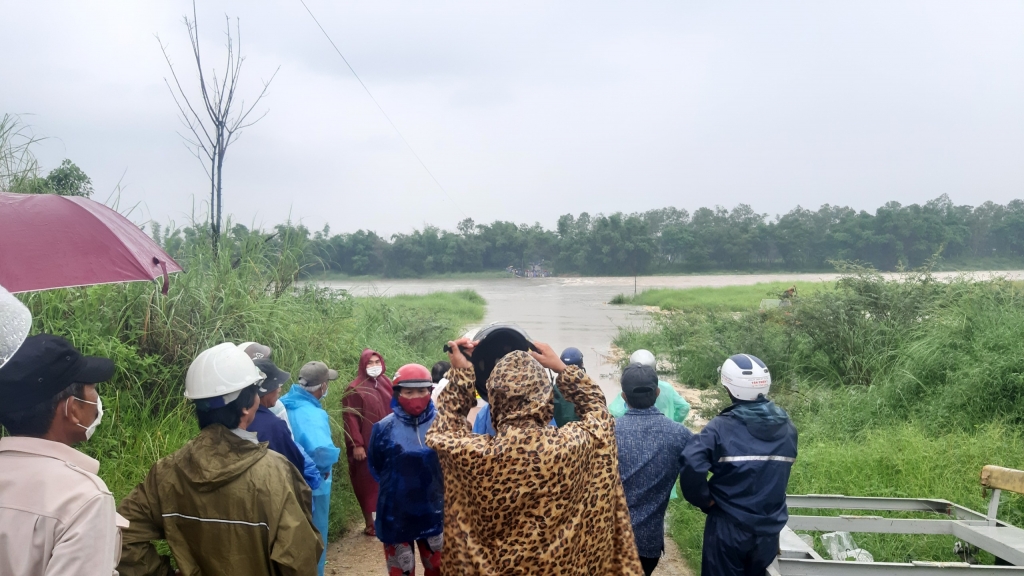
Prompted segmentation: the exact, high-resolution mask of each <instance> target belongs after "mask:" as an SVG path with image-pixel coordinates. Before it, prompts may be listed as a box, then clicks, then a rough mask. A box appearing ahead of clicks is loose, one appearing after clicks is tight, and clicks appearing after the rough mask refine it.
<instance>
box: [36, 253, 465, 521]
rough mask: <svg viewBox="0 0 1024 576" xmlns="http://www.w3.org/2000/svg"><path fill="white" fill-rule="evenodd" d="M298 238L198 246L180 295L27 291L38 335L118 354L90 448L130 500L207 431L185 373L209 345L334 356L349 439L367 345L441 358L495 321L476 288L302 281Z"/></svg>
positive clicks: (286, 360) (174, 285)
mask: <svg viewBox="0 0 1024 576" xmlns="http://www.w3.org/2000/svg"><path fill="white" fill-rule="evenodd" d="M288 251H289V248H288V246H284V247H280V246H278V247H275V248H273V249H271V248H268V247H267V245H266V244H265V243H264V242H252V241H249V239H236V238H232V237H230V236H225V237H223V238H222V244H221V251H220V253H219V254H216V255H215V254H213V253H212V252H211V251H210V250H209V249H208V248H205V247H204V246H203V243H201V242H194V243H191V244H190V245H187V246H186V247H185V248H184V249H183V252H182V253H181V254H179V255H178V256H179V258H180V261H181V262H182V263H183V265H184V267H185V269H186V270H185V272H183V273H180V274H176V275H174V276H173V277H172V278H171V284H170V292H169V294H167V295H166V296H164V295H161V294H160V292H159V286H158V285H156V284H149V283H144V282H137V283H127V284H109V285H101V286H90V287H84V288H69V289H61V290H51V291H46V292H36V293H29V294H25V295H21V298H22V300H23V301H24V302H25V303H26V304H27V305H28V306H29V308H30V309H31V310H32V314H33V319H34V326H33V331H34V332H48V333H51V334H58V335H61V336H65V337H67V338H68V339H69V340H71V341H72V342H74V344H75V345H76V346H77V347H79V349H81V350H82V351H83V352H84V353H85V354H89V355H97V356H105V357H109V358H112V359H113V360H114V362H115V365H116V367H117V370H116V373H115V375H114V377H113V379H112V380H111V381H110V382H108V383H105V384H102V385H101V386H100V394H101V395H102V396H103V398H104V401H105V404H104V408H105V418H104V423H103V425H102V426H100V428H99V429H98V431H97V433H96V434H95V435H94V436H93V438H92V439H91V440H90V441H89V442H88V443H85V444H82V445H81V446H79V448H80V449H82V450H83V451H84V452H86V453H87V454H89V455H91V456H94V457H96V458H98V459H99V460H100V463H101V467H100V476H101V477H102V478H103V479H104V481H105V482H106V483H107V485H108V487H109V488H110V489H111V491H112V492H113V494H114V496H115V498H117V499H118V500H120V499H121V498H123V497H124V496H126V495H127V493H128V492H129V491H130V490H131V489H132V488H133V487H134V486H135V485H136V484H138V483H139V482H140V481H141V480H142V479H143V478H144V476H145V474H146V473H147V472H148V470H149V468H150V467H151V466H152V464H153V463H154V462H156V460H158V459H159V458H161V457H163V456H166V455H168V454H170V453H172V452H173V451H175V450H177V449H178V448H180V447H181V446H182V445H184V444H185V443H186V442H188V441H189V440H190V439H191V438H193V437H194V436H195V435H196V434H198V431H199V429H198V425H197V424H196V421H195V418H194V414H193V411H192V407H191V405H190V404H189V403H188V402H186V401H185V400H184V397H183V392H184V376H185V372H186V371H187V368H188V365H189V363H190V362H191V361H192V359H193V358H194V357H195V356H196V354H198V352H200V351H201V350H204V349H206V348H208V347H210V346H213V345H216V344H219V343H220V342H225V341H230V342H245V341H256V342H260V343H263V344H266V345H268V346H270V347H271V348H273V351H274V352H273V359H274V362H275V363H276V364H277V365H278V366H279V367H281V368H282V369H283V370H285V371H288V372H290V373H291V374H292V375H293V377H297V374H298V370H299V368H300V367H301V366H302V365H303V364H305V363H306V362H308V361H310V360H322V361H324V362H326V363H327V364H328V365H329V366H331V367H332V368H334V369H336V370H338V372H339V373H340V374H341V375H342V379H341V380H340V381H339V382H337V383H336V384H335V386H336V390H335V393H334V394H332V395H331V396H330V400H329V402H328V405H327V409H328V412H329V413H330V415H331V417H332V418H331V420H332V427H333V429H334V436H335V443H336V444H337V445H339V446H341V445H343V431H342V427H341V398H342V396H343V392H342V391H341V390H340V388H342V387H344V386H345V384H346V382H347V381H348V380H350V379H352V378H354V376H355V372H356V369H357V364H358V360H359V355H360V353H361V351H362V350H363V348H373V349H375V350H377V351H378V352H380V353H381V355H382V356H383V357H384V359H385V361H386V362H387V364H388V368H389V372H390V371H393V370H395V369H397V368H398V367H399V366H401V365H402V364H405V363H409V362H418V363H423V364H427V365H428V366H430V365H431V364H432V363H433V362H434V361H436V360H439V359H443V356H444V355H443V353H442V351H441V348H442V346H443V344H444V343H445V342H446V341H448V340H449V339H452V338H454V337H456V336H458V335H459V334H460V333H461V331H462V330H463V327H464V326H465V325H466V324H469V323H474V322H479V321H480V320H481V319H482V318H483V309H484V302H483V299H482V298H480V296H479V295H477V294H476V293H475V292H470V291H463V292H458V293H435V294H430V295H428V296H422V297H420V296H401V297H384V296H374V297H365V298H364V297H360V298H353V297H351V296H350V295H348V294H347V293H345V292H344V291H336V290H329V289H327V288H323V287H320V286H318V285H316V284H312V283H306V284H303V285H297V284H296V283H295V279H296V278H297V277H298V272H297V270H296V269H295V268H294V267H293V262H292V260H294V258H293V256H291V255H289V252H288ZM345 467H346V465H345V458H344V457H342V459H341V462H339V464H338V466H337V467H336V469H335V472H334V476H335V478H336V479H337V480H336V481H335V483H334V492H333V495H332V509H331V523H330V528H329V533H330V538H332V539H333V538H336V537H337V536H339V535H341V534H342V533H343V532H344V530H345V529H346V528H347V527H348V524H349V523H350V521H351V520H352V519H353V518H356V517H359V516H360V515H359V512H358V507H357V505H356V504H355V500H354V497H353V495H352V492H351V486H350V484H349V481H348V473H347V470H346V468H345Z"/></svg>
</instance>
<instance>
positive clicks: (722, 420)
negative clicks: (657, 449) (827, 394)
mask: <svg viewBox="0 0 1024 576" xmlns="http://www.w3.org/2000/svg"><path fill="white" fill-rule="evenodd" d="M721 376H722V385H723V386H725V388H726V390H728V391H729V397H730V398H732V406H729V407H728V408H726V409H725V410H722V412H721V413H720V414H719V415H718V416H715V417H714V418H713V419H712V420H711V421H710V422H708V424H707V426H705V427H704V430H703V431H701V433H700V434H698V435H697V436H695V437H693V438H692V439H690V441H689V443H688V444H687V445H686V448H684V449H683V470H682V472H681V473H680V475H679V483H680V486H681V487H682V489H683V496H684V497H685V498H686V500H687V501H689V502H690V504H693V505H694V506H696V507H698V508H700V509H701V510H702V511H703V512H704V513H705V514H707V520H706V521H705V523H704V546H703V551H702V562H701V576H732V575H747V574H764V573H765V570H766V569H767V568H768V565H769V564H771V563H772V561H773V560H775V556H776V554H777V553H778V551H779V533H780V532H781V531H782V528H783V527H785V525H786V522H787V521H788V520H789V511H788V510H787V509H786V487H787V485H788V484H789V474H790V471H791V470H792V468H793V463H794V462H795V461H796V445H797V433H796V427H794V426H793V423H792V422H790V420H789V415H788V414H786V411H785V410H783V409H782V408H779V407H778V406H776V405H775V404H774V403H773V402H771V401H770V400H768V398H767V394H768V391H769V389H770V388H771V385H772V377H771V374H770V373H769V372H768V367H767V366H765V365H764V362H762V361H761V360H760V359H759V358H757V357H755V356H751V355H749V354H736V355H733V356H730V357H729V359H728V360H726V361H725V364H723V365H722V368H721ZM708 472H711V474H712V477H711V479H710V480H708Z"/></svg>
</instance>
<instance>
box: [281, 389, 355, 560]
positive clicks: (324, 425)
mask: <svg viewBox="0 0 1024 576" xmlns="http://www.w3.org/2000/svg"><path fill="white" fill-rule="evenodd" d="M280 402H281V403H282V404H284V407H285V408H286V409H287V410H288V422H289V423H291V426H292V433H293V434H294V435H295V442H296V443H297V444H299V445H300V446H301V447H302V449H303V450H305V451H306V454H308V455H309V457H310V458H312V459H313V463H314V464H316V467H317V470H318V471H319V472H320V476H321V477H322V478H323V479H324V481H323V483H322V484H320V487H319V488H317V489H316V490H313V524H314V525H315V526H316V529H317V530H319V531H320V536H321V537H322V538H323V540H324V550H325V552H324V554H323V555H321V556H320V565H319V567H318V573H319V574H320V576H323V573H324V563H325V561H326V559H327V552H326V549H327V520H328V518H329V516H330V510H331V482H332V480H333V478H332V477H331V469H332V468H333V467H334V464H335V463H336V462H337V461H338V457H339V456H340V455H341V450H340V449H339V448H338V447H337V446H335V445H334V440H333V439H332V437H331V422H330V418H328V416H327V411H326V410H324V409H323V406H321V405H320V401H319V400H317V399H316V397H315V396H313V395H312V394H310V393H309V392H307V391H306V389H305V388H303V387H302V386H299V385H293V386H292V387H291V389H290V390H288V393H287V394H285V395H284V396H282V397H281V400H280Z"/></svg>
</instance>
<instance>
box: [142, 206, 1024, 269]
mask: <svg viewBox="0 0 1024 576" xmlns="http://www.w3.org/2000/svg"><path fill="white" fill-rule="evenodd" d="M205 233H206V231H205V230H191V231H189V230H185V231H182V232H181V234H182V235H184V236H188V235H190V234H191V235H200V236H201V235H203V234H205ZM225 233H230V234H233V235H236V236H237V235H245V234H247V233H249V231H248V230H246V229H245V227H242V226H239V225H235V226H234V227H231V226H230V225H229V226H228V227H227V230H226V232H225ZM275 234H276V235H278V236H281V235H285V234H290V235H293V236H295V237H297V238H301V239H302V241H303V242H304V244H305V247H304V249H303V260H302V262H303V265H304V268H305V273H307V274H312V275H320V274H339V275H344V276H355V277H361V276H369V277H378V276H383V277H388V278H413V277H433V276H438V275H452V274H456V275H457V274H465V273H473V274H476V273H496V272H497V273H500V272H502V271H504V270H505V269H506V268H509V267H512V268H516V269H519V270H526V269H528V268H529V267H530V266H531V265H534V264H537V265H539V266H540V267H541V269H543V270H546V271H549V272H553V273H555V274H559V275H591V276H602V275H604V276H626V275H628V276H632V275H637V274H640V275H643V274H680V273H694V272H701V273H709V272H711V273H714V272H731V273H736V272H751V271H765V272H767V271H798V270H802V271H830V270H832V265H831V262H832V261H836V260H846V261H860V262H866V263H869V264H870V265H872V266H874V267H876V268H878V269H879V270H900V269H903V268H905V267H914V266H921V265H923V264H924V263H925V262H927V261H929V260H931V259H932V258H933V256H935V255H939V256H941V257H942V258H943V261H944V262H945V264H944V266H946V267H947V268H948V269H977V266H979V265H981V264H982V263H983V264H984V265H985V266H987V267H991V268H990V269H993V268H994V269H1016V268H1021V267H1024V200H1013V201H1011V202H1009V203H1008V204H1006V205H1005V206H1004V205H998V204H994V203H992V202H986V203H984V204H981V205H980V206H976V207H972V206H956V205H954V204H953V203H952V202H951V201H950V200H949V198H947V197H945V196H942V197H940V198H937V199H935V200H932V201H930V202H926V203H925V204H924V205H918V204H911V205H910V206H901V205H900V204H899V203H896V202H889V203H888V204H886V205H885V206H882V207H880V208H878V209H877V210H875V212H874V213H873V214H872V213H869V212H864V211H861V212H857V211H856V210H853V209H852V208H848V207H839V206H828V205H825V206H822V207H821V208H819V209H818V210H817V211H810V210H805V209H803V208H800V207H797V208H795V209H793V210H790V211H789V212H788V213H786V214H784V215H782V216H779V217H776V218H775V219H771V218H769V217H768V215H767V214H758V213H756V212H754V211H753V209H751V208H750V206H747V205H743V204H741V205H739V206H737V207H736V208H734V209H732V210H726V209H725V208H722V207H721V206H716V207H715V208H713V209H712V208H700V209H697V210H696V211H694V212H693V213H692V214H690V213H689V212H687V211H686V210H679V209H676V208H662V209H658V210H649V211H647V212H643V213H635V214H622V213H615V214H611V215H603V214H598V215H594V216H591V215H589V214H587V213H585V212H584V213H582V214H579V215H573V214H565V215H563V216H561V217H560V218H559V219H558V224H557V226H556V227H555V228H554V229H547V228H544V227H543V226H541V225H540V224H533V225H526V224H516V223H514V222H502V221H496V222H492V223H490V224H477V223H476V222H474V221H473V220H472V219H469V218H467V219H465V220H463V221H462V222H460V223H459V225H458V229H457V230H454V231H452V230H442V229H440V228H437V227H434V226H426V227H425V228H423V229H422V230H415V231H413V232H411V233H409V234H394V235H392V236H391V237H390V238H385V237H383V236H379V235H378V234H377V233H375V232H373V231H367V230H358V231H356V232H351V233H341V234H332V233H331V229H330V227H329V226H325V227H324V228H323V229H322V230H319V231H311V230H309V229H308V228H306V227H305V226H303V225H301V224H299V225H295V224H292V223H290V222H288V223H284V224H282V225H280V226H277V227H276V228H275ZM154 236H156V237H160V239H161V240H160V241H164V240H165V238H164V236H162V235H161V234H159V233H157V234H154ZM172 240H173V239H172Z"/></svg>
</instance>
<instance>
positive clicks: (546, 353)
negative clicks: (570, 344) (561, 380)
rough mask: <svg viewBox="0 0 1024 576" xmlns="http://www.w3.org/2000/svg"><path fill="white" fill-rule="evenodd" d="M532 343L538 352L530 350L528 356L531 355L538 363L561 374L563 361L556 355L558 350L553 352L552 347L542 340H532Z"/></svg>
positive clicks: (563, 365) (563, 366)
mask: <svg viewBox="0 0 1024 576" xmlns="http://www.w3.org/2000/svg"><path fill="white" fill-rule="evenodd" d="M533 345H534V346H535V347H536V348H537V350H539V352H534V351H533V350H531V351H530V356H533V357H534V359H535V360H537V362H540V365H541V366H543V367H545V368H547V369H549V370H552V371H554V372H557V373H559V374H561V373H562V372H564V371H565V362H562V359H561V358H559V357H558V352H555V350H554V348H552V347H551V345H550V344H545V343H543V342H534V343H533Z"/></svg>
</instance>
